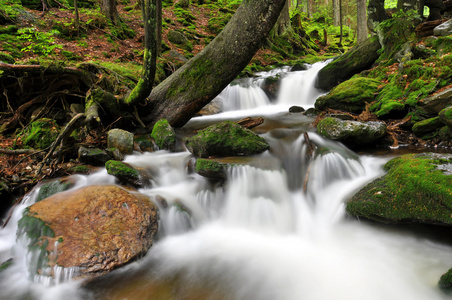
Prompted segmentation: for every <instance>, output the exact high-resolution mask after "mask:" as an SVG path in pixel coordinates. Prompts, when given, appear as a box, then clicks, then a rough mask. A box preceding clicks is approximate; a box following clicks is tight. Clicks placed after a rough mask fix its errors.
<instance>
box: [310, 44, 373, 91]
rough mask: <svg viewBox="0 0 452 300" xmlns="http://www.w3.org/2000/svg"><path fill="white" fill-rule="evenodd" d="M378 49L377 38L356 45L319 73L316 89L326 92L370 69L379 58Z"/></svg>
mask: <svg viewBox="0 0 452 300" xmlns="http://www.w3.org/2000/svg"><path fill="white" fill-rule="evenodd" d="M379 49H380V43H379V42H378V38H377V37H371V38H369V39H367V40H366V41H365V42H363V43H361V44H358V45H357V46H355V47H354V48H352V49H351V50H350V51H348V52H346V53H345V54H343V55H341V56H340V57H339V58H337V59H336V60H334V61H332V62H330V63H329V64H328V65H326V66H325V67H323V68H322V69H321V70H320V71H319V73H318V75H317V81H316V84H315V85H316V87H317V88H320V89H322V90H326V91H328V90H330V89H332V88H333V87H335V86H336V85H338V84H339V83H340V82H343V81H345V80H348V79H349V78H351V77H352V76H353V75H355V74H357V73H359V72H361V71H364V70H366V69H368V68H370V67H371V66H372V64H373V63H374V62H375V60H377V58H378V56H379V54H378V50H379Z"/></svg>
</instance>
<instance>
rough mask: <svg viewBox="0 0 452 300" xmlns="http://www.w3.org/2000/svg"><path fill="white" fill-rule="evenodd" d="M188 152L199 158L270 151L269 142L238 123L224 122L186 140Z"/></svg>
mask: <svg viewBox="0 0 452 300" xmlns="http://www.w3.org/2000/svg"><path fill="white" fill-rule="evenodd" d="M186 146H187V148H188V150H189V151H190V152H191V153H193V155H195V156H197V157H202V158H206V157H209V156H239V155H254V154H258V153H262V152H264V151H265V150H267V149H269V148H270V146H269V144H268V143H267V141H266V140H265V139H264V138H262V137H260V136H258V135H257V134H255V133H254V132H252V131H251V130H249V129H246V128H244V127H243V126H240V125H238V124H236V123H233V122H230V121H224V122H221V123H218V124H215V125H212V126H209V127H207V128H206V129H203V130H201V131H199V133H198V134H197V135H195V136H193V137H191V138H188V139H186Z"/></svg>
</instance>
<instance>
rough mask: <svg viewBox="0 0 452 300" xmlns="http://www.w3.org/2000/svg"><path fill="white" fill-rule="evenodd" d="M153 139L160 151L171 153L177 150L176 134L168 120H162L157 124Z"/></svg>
mask: <svg viewBox="0 0 452 300" xmlns="http://www.w3.org/2000/svg"><path fill="white" fill-rule="evenodd" d="M151 137H152V138H153V139H154V141H155V144H156V145H157V147H159V149H162V150H170V151H174V150H175V149H176V132H175V131H174V129H173V127H171V125H170V124H169V123H168V120H166V119H161V120H159V121H158V122H157V123H155V125H154V127H153V128H152V133H151Z"/></svg>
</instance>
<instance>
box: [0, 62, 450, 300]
mask: <svg viewBox="0 0 452 300" xmlns="http://www.w3.org/2000/svg"><path fill="white" fill-rule="evenodd" d="M320 68H321V64H319V65H314V66H312V67H311V68H310V69H308V70H307V71H298V72H288V70H287V68H285V69H281V70H277V71H274V72H272V73H263V74H260V76H261V77H262V78H265V77H266V76H275V75H278V76H280V77H281V78H282V80H281V87H282V88H281V89H282V90H281V91H280V92H279V94H278V97H277V99H276V100H275V101H276V104H275V103H270V102H271V101H269V98H268V97H267V96H266V95H265V93H263V91H262V89H261V86H260V85H261V84H262V80H260V79H250V80H246V82H245V83H242V84H235V85H232V86H230V87H229V88H228V90H227V91H226V90H225V91H224V92H223V93H222V94H221V97H223V98H227V99H226V100H225V102H227V101H230V103H233V104H231V106H230V109H231V110H234V109H240V110H242V109H244V108H245V109H252V110H253V111H255V110H258V109H257V108H256V107H258V106H263V107H268V108H269V109H270V110H272V111H273V115H272V116H273V117H274V119H278V120H279V121H280V123H278V124H282V125H281V126H279V127H278V126H277V125H275V127H274V128H272V129H269V130H267V131H266V132H265V133H262V136H263V137H264V138H265V139H266V140H267V141H268V142H269V144H270V150H269V151H266V152H265V153H263V154H261V155H256V156H254V157H250V158H249V159H248V162H249V163H247V164H246V165H244V164H234V165H231V166H230V167H229V168H228V170H227V180H225V181H224V182H214V181H211V180H208V179H206V178H204V177H201V176H200V175H198V174H196V173H194V172H192V171H191V170H190V168H189V167H188V165H189V161H190V159H192V157H191V154H190V153H189V152H180V153H170V152H167V151H157V152H153V153H143V154H138V153H136V154H134V155H129V156H127V157H126V158H125V161H126V162H128V163H132V164H134V165H136V166H138V167H141V168H145V169H147V170H149V172H150V173H151V174H152V175H153V182H152V185H150V186H149V187H146V188H141V189H140V190H139V192H140V193H142V194H144V195H146V196H147V197H149V199H150V201H153V202H154V203H155V204H156V205H157V206H158V207H159V211H160V226H159V237H158V240H157V241H156V242H155V243H154V245H153V246H152V247H151V248H150V250H149V251H148V253H147V255H146V256H145V257H144V258H142V259H140V260H138V261H136V262H134V263H132V264H130V265H127V266H124V267H122V268H120V269H118V270H116V271H113V272H112V273H111V274H110V275H109V276H107V277H105V278H103V279H102V278H101V279H99V281H98V282H97V284H96V285H94V286H93V287H91V288H90V289H88V288H84V287H83V284H85V283H86V282H84V281H83V280H70V277H71V276H73V272H76V271H77V270H76V269H59V268H56V269H55V270H53V272H54V273H55V274H57V275H58V276H57V278H56V279H55V280H51V279H49V277H45V276H38V277H36V276H35V273H36V272H35V271H33V270H34V269H33V268H31V265H33V264H34V262H33V261H32V260H33V259H31V260H30V257H33V255H34V254H33V253H30V251H29V250H28V249H26V247H24V246H23V243H21V238H23V237H21V236H19V238H18V239H16V231H17V222H18V220H19V219H20V217H21V216H22V212H23V211H24V209H25V208H26V207H27V206H29V205H31V204H33V203H34V201H35V199H36V195H37V193H38V189H39V188H36V189H35V190H34V191H32V192H31V193H29V194H28V195H26V197H25V198H24V201H23V202H22V204H20V205H18V206H16V207H15V209H14V210H13V212H12V217H11V219H10V221H9V223H8V225H7V226H6V227H5V228H3V229H2V230H0V259H1V261H6V260H7V259H9V258H10V257H14V264H13V265H12V266H11V267H10V268H8V269H6V270H5V271H3V272H0V298H2V299H24V298H26V299H46V300H47V299H51V300H52V299H63V298H64V299H74V300H75V299H143V298H152V297H154V296H155V293H156V292H158V291H161V290H162V289H163V288H161V289H158V288H155V285H156V284H162V286H167V285H169V287H167V289H168V290H169V291H170V292H171V293H173V294H172V295H179V296H174V297H173V299H180V298H182V297H183V298H185V299H201V298H202V299H231V300H237V299H262V300H267V299H269V300H270V299H283V300H296V299H307V300H314V299H346V300H355V299H356V300H362V299H366V300H368V299H371V300H372V299H375V300H377V299H378V300H381V299H390V300H396V299H397V300H398V299H410V300H412V299H414V300H425V299H429V300H430V299H447V296H446V295H444V294H442V293H441V292H440V291H439V290H438V289H437V287H436V282H437V281H438V279H439V277H440V276H441V274H443V273H444V272H445V271H447V269H448V268H449V267H450V262H451V261H452V247H451V246H449V245H445V244H441V243H439V242H436V241H432V240H427V239H423V238H420V237H419V236H415V235H414V234H412V233H407V232H406V231H403V230H397V229H394V228H388V227H380V226H375V225H372V224H368V223H365V222H359V221H357V220H353V219H350V218H347V217H346V214H345V209H344V202H345V201H347V199H349V198H350V197H351V196H352V195H353V193H355V192H356V191H357V190H358V189H359V188H361V187H363V186H364V185H365V184H367V183H368V182H370V181H371V180H373V179H375V178H378V177H379V176H381V175H383V174H384V171H383V169H382V166H383V164H384V163H385V162H386V161H387V160H388V157H374V156H369V155H358V154H356V153H354V152H353V151H351V150H349V149H348V148H347V147H345V146H344V145H342V144H340V143H336V142H333V141H329V140H326V139H324V138H323V137H321V136H320V135H318V134H317V133H316V132H315V131H313V129H309V126H307V125H305V124H304V123H310V122H312V121H313V120H312V119H303V118H304V116H301V115H298V116H296V117H294V118H295V119H296V121H294V122H292V121H291V122H292V123H291V122H286V121H285V120H286V119H287V118H291V116H289V114H288V113H287V111H286V112H284V113H276V110H275V108H273V107H272V106H273V105H280V104H281V103H283V104H285V105H286V108H287V106H288V105H301V106H307V107H309V106H312V105H313V103H314V101H315V98H316V97H317V96H318V95H320V94H321V91H318V90H316V89H315V88H313V81H314V79H315V74H316V72H317V71H318V70H319V69H320ZM244 93H248V96H243V94H244ZM244 97H245V98H244ZM253 97H257V98H260V99H259V101H261V102H259V101H254V100H249V99H251V98H253ZM231 98H234V99H231ZM239 99H240V100H239ZM243 99H248V100H243ZM243 101H245V102H247V103H246V104H243V103H242V102H243ZM239 104H240V105H239ZM242 104H243V106H241V105H242ZM228 105H229V104H228ZM234 107H235V108H234ZM249 111H250V110H248V111H247V113H248V112H249ZM241 113H243V111H238V112H233V111H231V112H230V113H229V115H227V116H229V117H231V116H232V118H234V117H236V116H237V115H240V114H241ZM275 116H276V117H275ZM223 118H227V117H225V115H224V114H222V115H218V116H210V117H200V118H197V120H195V121H193V122H196V123H197V124H198V123H202V122H206V120H208V122H212V121H215V120H222V119H223ZM208 122H206V123H208ZM301 123H303V125H300V124H301ZM188 126H190V124H188ZM308 139H309V142H308ZM310 146H312V147H313V149H312V151H311V150H310V148H309V147H310ZM71 180H72V181H74V182H75V186H74V188H78V187H81V186H85V185H90V184H114V183H115V178H114V177H113V176H110V175H108V174H107V172H106V170H105V169H102V170H100V171H98V172H96V173H94V174H92V175H86V176H85V175H73V176H72V177H71ZM55 247H58V245H57V244H56V245H55ZM42 275H45V274H42ZM174 293H175V294H174ZM178 293H179V294H178ZM199 295H201V296H202V297H201V298H199V297H197V296H199ZM155 298H156V299H158V298H159V296H158V295H157V296H155Z"/></svg>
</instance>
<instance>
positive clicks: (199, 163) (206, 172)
mask: <svg viewBox="0 0 452 300" xmlns="http://www.w3.org/2000/svg"><path fill="white" fill-rule="evenodd" d="M227 168H228V164H225V163H222V162H219V161H215V160H210V159H204V158H198V159H197V160H196V165H195V172H196V173H198V174H199V175H201V176H204V177H207V178H212V179H226V177H227V174H226V173H227Z"/></svg>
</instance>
